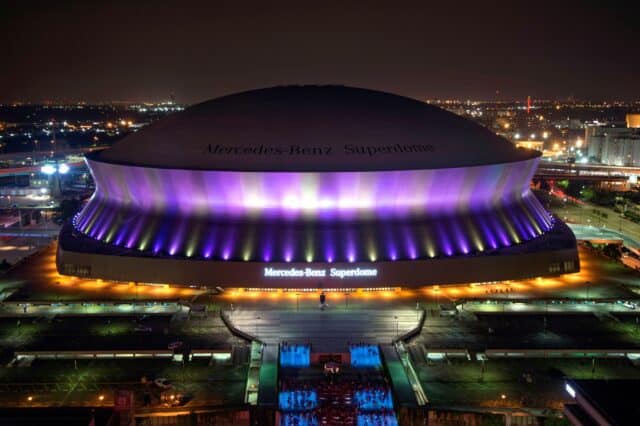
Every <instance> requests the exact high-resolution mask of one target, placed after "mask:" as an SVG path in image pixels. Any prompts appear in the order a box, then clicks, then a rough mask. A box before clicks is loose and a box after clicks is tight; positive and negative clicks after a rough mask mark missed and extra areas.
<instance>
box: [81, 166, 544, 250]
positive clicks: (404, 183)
mask: <svg viewBox="0 0 640 426" xmlns="http://www.w3.org/2000/svg"><path fill="white" fill-rule="evenodd" d="M536 163H537V159H536V158H534V159H531V160H527V161H520V162H515V163H512V164H500V165H488V166H477V167H468V168H453V169H437V170H405V171H381V172H326V173H302V172H291V173H287V172H227V171H201V170H190V171H189V170H169V169H158V168H147V167H132V166H126V165H118V164H108V163H102V162H99V161H96V160H93V159H89V160H88V164H89V166H90V168H91V171H92V173H93V176H94V178H95V180H96V184H97V185H96V192H95V194H94V196H93V198H92V199H91V201H90V202H89V204H88V205H87V207H86V208H85V209H84V210H83V211H82V212H81V213H80V214H79V215H78V216H77V217H76V219H75V227H76V229H77V230H79V231H81V232H83V233H85V234H86V235H88V236H90V237H91V238H94V239H96V240H99V241H102V242H104V243H107V244H113V245H116V246H120V247H126V248H129V249H136V250H140V251H145V252H149V253H153V254H163V255H166V254H168V255H171V256H181V257H190V258H191V257H192V258H201V259H223V260H243V261H267V262H269V261H282V262H292V261H294V262H295V261H301V262H316V261H320V262H333V261H348V262H354V261H362V260H399V259H416V258H426V257H441V256H453V255H459V254H468V253H471V252H483V251H485V250H495V249H498V248H500V247H507V246H511V245H513V244H518V243H520V242H523V241H527V240H530V239H532V238H535V237H537V236H539V235H541V234H542V233H544V232H545V231H547V230H548V229H549V228H550V227H551V217H550V216H549V215H548V214H547V213H546V212H545V211H544V209H543V208H542V206H541V205H540V204H539V203H538V201H537V200H536V199H535V197H533V195H532V194H531V192H530V191H529V182H530V180H531V177H532V175H533V173H534V171H535V167H536ZM125 183H126V184H125ZM238 221H240V222H241V225H237V222H238ZM398 222H400V225H399V224H398ZM341 223H343V226H342V227H341V226H340V225H341ZM249 224H254V225H255V226H254V228H258V229H253V230H251V228H252V227H251V226H249ZM367 225H369V226H367ZM270 228H273V229H275V230H277V231H278V232H277V233H278V235H277V236H271V237H269V236H267V235H266V234H267V231H268V230H269V229H270ZM367 228H369V229H367ZM371 228H373V229H371ZM404 228H407V229H409V228H410V229H411V231H410V232H408V231H407V232H405V231H403V229H404ZM341 229H349V230H352V232H346V233H343V232H342V230H341ZM234 230H235V231H234ZM283 230H285V231H286V232H284V234H282V232H281V231H283ZM381 230H384V231H385V232H379V231H381ZM416 230H417V231H418V232H416ZM287 234H291V236H290V237H287ZM386 234H388V235H386ZM405 234H406V235H405Z"/></svg>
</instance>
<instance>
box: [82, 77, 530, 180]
mask: <svg viewBox="0 0 640 426" xmlns="http://www.w3.org/2000/svg"><path fill="white" fill-rule="evenodd" d="M537 155H539V154H538V153H536V152H534V151H530V150H525V149H518V148H515V147H514V145H513V144H512V143H510V142H509V141H507V140H506V139H504V138H502V137H499V136H496V135H495V134H494V133H492V132H491V131H489V130H488V129H486V128H484V127H482V126H480V125H478V124H476V123H474V122H472V121H469V120H467V119H465V118H462V117H459V116H457V115H455V114H453V113H450V112H448V111H445V110H443V109H441V108H438V107H436V106H433V105H429V104H426V103H424V102H420V101H417V100H414V99H410V98H406V97H402V96H398V95H393V94H389V93H384V92H378V91H373V90H365V89H358V88H351V87H343V86H286V87H273V88H268V89H259V90H252V91H249V92H243V93H238V94H234V95H229V96H224V97H221V98H218V99H213V100H210V101H207V102H203V103H201V104H198V105H194V106H192V107H190V108H187V109H186V110H184V111H182V112H180V113H176V114H173V115H170V116H168V117H166V118H164V119H162V120H159V121H157V122H155V123H153V124H151V125H150V126H148V127H146V128H144V129H142V130H140V131H139V132H137V133H134V134H132V135H130V136H127V137H126V138H124V139H122V140H121V141H119V142H117V143H116V144H114V145H113V146H112V147H111V148H109V149H107V150H104V151H102V152H101V153H100V154H98V155H97V156H95V157H94V158H95V159H97V160H98V161H105V162H110V163H119V164H131V165H139V166H146V167H161V168H176V169H205V170H238V171H333V170H336V171H352V170H353V171H356V170H359V171H367V170H403V169H404V170H406V169H432V168H449V167H468V166H475V165H485V164H496V163H506V162H513V161H519V160H526V159H530V158H533V157H536V156H537Z"/></svg>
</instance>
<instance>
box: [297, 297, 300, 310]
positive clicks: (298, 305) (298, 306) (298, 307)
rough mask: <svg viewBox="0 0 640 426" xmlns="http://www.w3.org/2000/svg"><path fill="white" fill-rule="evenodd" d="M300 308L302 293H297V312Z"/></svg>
mask: <svg viewBox="0 0 640 426" xmlns="http://www.w3.org/2000/svg"><path fill="white" fill-rule="evenodd" d="M299 310H300V293H296V312H298V311H299Z"/></svg>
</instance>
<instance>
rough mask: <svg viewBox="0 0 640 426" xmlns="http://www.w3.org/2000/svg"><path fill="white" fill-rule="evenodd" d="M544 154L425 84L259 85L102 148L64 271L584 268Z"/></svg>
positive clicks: (202, 276) (285, 282) (413, 277)
mask: <svg viewBox="0 0 640 426" xmlns="http://www.w3.org/2000/svg"><path fill="white" fill-rule="evenodd" d="M539 155H540V154H539V153H538V152H536V151H531V150H527V149H522V148H516V147H515V146H514V145H513V144H512V143H511V142H509V141H508V140H506V139H504V138H502V137H499V136H497V135H495V134H494V133H492V132H491V131H490V130H488V129H485V128H484V127H482V126H480V125H478V124H475V123H473V122H471V121H469V120H467V119H465V118H463V117H460V116H457V115H455V114H453V113H450V112H447V111H445V110H443V109H441V108H438V107H436V106H433V105H429V104H426V103H423V102H420V101H417V100H413V99H410V98H406V97H402V96H398V95H393V94H388V93H383V92H378V91H372V90H365V89H357V88H349V87H342V86H289V87H275V88H268V89H260V90H253V91H248V92H243V93H239V94H234V95H229V96H225V97H222V98H218V99H214V100H211V101H207V102H204V103H201V104H198V105H195V106H193V107H190V108H187V109H186V110H185V111H183V112H180V113H176V114H173V115H171V116H169V117H167V118H164V119H162V120H159V121H157V122H155V123H153V124H151V125H150V126H148V127H146V128H144V129H142V130H140V131H138V132H137V133H135V134H132V135H130V136H127V137H126V138H124V139H122V140H121V141H119V142H117V143H115V144H114V145H113V146H112V147H111V148H108V149H106V150H103V151H98V152H94V153H91V154H88V155H87V157H86V161H87V164H88V166H89V168H90V170H91V173H92V175H93V178H94V180H95V183H96V190H95V193H94V194H93V196H92V197H91V199H90V200H89V202H88V203H87V204H86V206H85V207H84V208H83V209H82V211H81V212H80V213H79V214H78V215H76V216H75V217H74V219H73V220H72V222H71V223H68V224H67V225H65V226H64V227H63V229H62V231H61V234H60V238H59V244H58V252H57V268H58V271H59V272H60V273H61V274H64V275H72V276H79V277H93V278H102V279H108V280H116V281H129V282H131V281H134V282H141V283H171V284H182V285H199V286H216V287H218V286H219V287H251V288H325V289H330V288H358V287H360V288H363V287H364V288H369V287H418V286H424V285H432V284H454V283H478V282H495V281H504V280H512V279H522V278H531V277H539V276H549V275H559V274H562V273H568V272H577V271H578V270H579V261H578V253H577V249H576V240H575V237H574V236H573V234H572V233H571V231H570V230H569V229H568V228H567V226H566V225H565V224H564V223H562V222H561V221H560V220H559V219H557V218H555V217H552V216H551V215H550V214H549V213H548V212H547V211H546V210H545V208H544V207H543V206H542V205H541V204H540V203H539V201H538V200H537V199H536V197H535V196H534V195H533V193H532V192H531V190H530V182H531V179H532V176H533V174H534V172H535V170H536V167H537V164H538V161H539Z"/></svg>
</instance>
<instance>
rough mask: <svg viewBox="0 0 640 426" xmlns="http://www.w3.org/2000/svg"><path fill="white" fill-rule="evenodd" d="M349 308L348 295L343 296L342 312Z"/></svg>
mask: <svg viewBox="0 0 640 426" xmlns="http://www.w3.org/2000/svg"><path fill="white" fill-rule="evenodd" d="M348 308H349V293H345V294H344V310H345V311H346V310H347V309H348Z"/></svg>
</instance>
